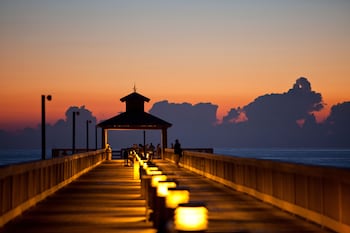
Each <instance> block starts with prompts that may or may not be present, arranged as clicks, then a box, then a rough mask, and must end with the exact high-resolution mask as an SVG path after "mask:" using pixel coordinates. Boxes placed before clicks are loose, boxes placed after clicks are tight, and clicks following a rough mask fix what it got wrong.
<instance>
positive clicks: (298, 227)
mask: <svg viewBox="0 0 350 233" xmlns="http://www.w3.org/2000/svg"><path fill="white" fill-rule="evenodd" d="M156 164H157V166H158V167H159V168H161V169H162V170H163V171H164V172H165V173H167V172H168V173H173V174H174V178H176V179H177V180H178V181H179V184H180V185H181V186H187V187H189V189H190V200H192V201H204V202H205V203H206V204H207V208H208V210H209V211H208V212H209V213H208V214H209V216H208V218H209V229H208V232H241V233H243V232H244V233H246V232H254V233H263V232H264V233H268V232H269V233H270V232H274V233H277V232H278V233H287V232H288V233H306V232H307V233H316V232H332V231H328V230H326V229H323V228H321V227H320V226H318V225H316V224H313V223H310V222H307V221H306V220H304V219H301V218H299V217H296V216H294V215H291V214H289V213H286V212H284V211H282V210H280V209H278V208H275V207H273V206H271V205H269V204H266V203H263V202H261V201H259V200H257V199H255V198H253V197H250V196H248V195H246V194H243V193H241V192H237V191H234V190H232V189H230V188H228V187H225V186H224V185H221V184H219V183H216V182H213V181H211V180H209V179H206V178H204V177H202V176H199V175H197V174H194V173H192V172H190V171H188V170H187V169H184V168H178V167H176V166H175V165H174V164H171V163H168V162H164V161H158V162H156Z"/></svg>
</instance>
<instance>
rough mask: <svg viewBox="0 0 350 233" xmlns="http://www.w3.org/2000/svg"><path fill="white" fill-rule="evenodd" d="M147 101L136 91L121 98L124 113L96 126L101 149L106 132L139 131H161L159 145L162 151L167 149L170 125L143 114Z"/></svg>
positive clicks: (105, 141) (103, 145) (106, 136)
mask: <svg viewBox="0 0 350 233" xmlns="http://www.w3.org/2000/svg"><path fill="white" fill-rule="evenodd" d="M149 100H150V99H149V98H147V97H145V96H143V95H140V94H139V93H137V92H136V90H134V92H133V93H131V94H129V95H127V96H125V97H123V98H121V99H120V101H121V102H125V103H126V111H125V112H123V113H121V114H119V115H116V116H114V117H112V118H110V119H108V120H105V121H103V122H101V123H99V124H98V125H97V126H98V127H100V128H102V147H104V148H106V147H107V144H108V130H123V129H124V130H126V129H128V130H129V129H135V130H140V129H141V130H161V131H162V142H161V143H162V148H163V150H164V148H166V147H167V140H168V139H167V137H168V136H167V129H168V128H169V127H171V125H172V124H170V123H168V122H166V121H164V120H162V119H160V118H158V117H156V116H153V115H151V114H149V113H147V112H145V108H144V103H145V102H149Z"/></svg>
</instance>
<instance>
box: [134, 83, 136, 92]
mask: <svg viewBox="0 0 350 233" xmlns="http://www.w3.org/2000/svg"><path fill="white" fill-rule="evenodd" d="M134 92H136V85H135V83H134Z"/></svg>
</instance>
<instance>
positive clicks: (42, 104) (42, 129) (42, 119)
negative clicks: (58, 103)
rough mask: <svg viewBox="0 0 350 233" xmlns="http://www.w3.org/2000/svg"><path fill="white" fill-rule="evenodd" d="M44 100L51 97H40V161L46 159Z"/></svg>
mask: <svg viewBox="0 0 350 233" xmlns="http://www.w3.org/2000/svg"><path fill="white" fill-rule="evenodd" d="M45 99H47V100H48V101H50V100H51V99H52V97H51V95H48V96H45V95H41V159H42V160H45V159H46V117H45Z"/></svg>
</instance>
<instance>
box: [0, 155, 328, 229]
mask: <svg viewBox="0 0 350 233" xmlns="http://www.w3.org/2000/svg"><path fill="white" fill-rule="evenodd" d="M155 163H156V164H157V166H158V167H160V168H161V169H162V170H163V171H164V172H165V173H166V172H168V173H172V174H173V176H174V177H176V179H177V180H178V181H179V183H180V184H181V185H184V186H188V187H190V199H191V200H194V201H204V202H206V204H207V207H208V210H209V229H208V232H242V233H243V232H256V233H263V232H291V233H292V232H293V233H295V232H299V233H302V232H305V233H306V232H308V233H313V232H315V233H316V232H331V231H329V230H327V229H325V228H322V227H320V226H319V225H317V224H314V223H311V222H308V221H306V220H304V219H302V218H299V217H297V216H294V215H291V214H289V213H287V212H285V211H283V210H280V209H278V208H276V207H273V206H271V205H269V204H266V203H264V202H262V201H259V200H257V199H255V198H253V197H251V196H248V195H247V194H244V193H241V192H237V191H234V190H233V189H230V188H228V187H226V186H224V185H222V184H219V183H216V182H214V181H211V180H209V179H207V178H205V177H203V176H200V175H198V174H195V173H193V172H191V171H189V170H187V169H185V168H179V167H177V166H176V165H175V164H173V163H171V162H168V161H166V160H156V161H155ZM133 175H134V174H133V168H132V167H126V166H124V164H123V162H122V161H104V162H103V163H101V164H100V165H98V166H96V167H95V168H93V169H92V170H90V171H89V172H87V173H85V174H84V175H82V176H80V177H79V178H78V179H76V180H75V181H73V182H71V183H70V184H68V185H67V186H65V187H64V188H61V189H59V190H58V191H56V192H55V193H54V194H52V195H51V196H49V197H48V198H46V199H45V200H43V201H41V202H39V203H38V204H37V205H36V206H34V207H32V208H30V209H28V210H27V211H25V212H24V213H23V214H22V215H20V216H19V217H17V218H15V219H13V220H12V221H10V222H8V223H7V224H6V225H5V226H3V227H2V228H0V232H1V233H10V232H11V233H14V232H21V233H22V232H23V233H25V232H33V233H34V232H35V233H40V232H45V233H47V232H52V233H56V232H57V233H63V232H73V233H78V232H79V233H80V232H93V233H96V232H104V233H108V232H130V233H132V232H135V233H136V232H145V233H147V232H156V231H157V230H156V229H154V228H153V227H152V222H149V221H147V219H146V215H145V213H146V205H145V200H144V199H143V198H142V197H141V190H140V181H139V180H135V179H134V177H133Z"/></svg>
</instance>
